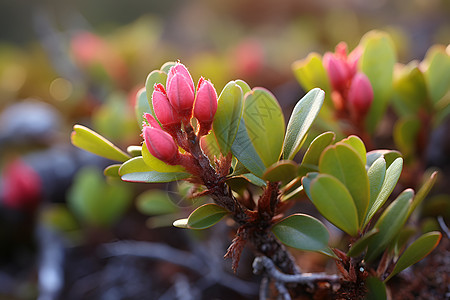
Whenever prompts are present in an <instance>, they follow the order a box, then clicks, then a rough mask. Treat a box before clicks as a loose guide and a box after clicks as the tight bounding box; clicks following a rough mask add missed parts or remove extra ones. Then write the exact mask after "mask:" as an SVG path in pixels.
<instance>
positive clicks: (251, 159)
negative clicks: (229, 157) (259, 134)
mask: <svg viewBox="0 0 450 300" xmlns="http://www.w3.org/2000/svg"><path fill="white" fill-rule="evenodd" d="M231 152H232V153H233V155H234V156H235V157H236V158H237V159H238V161H239V162H240V163H241V164H242V165H244V166H245V168H247V170H249V171H250V172H252V173H253V174H255V175H256V176H259V177H262V175H263V174H264V171H265V170H266V167H265V166H264V163H263V161H262V160H261V158H260V157H259V154H258V153H257V152H256V150H255V147H253V144H252V141H251V140H250V137H249V135H248V133H247V128H246V125H245V121H244V119H243V118H242V119H241V122H240V123H239V128H238V132H237V134H236V138H235V139H234V142H233V145H231Z"/></svg>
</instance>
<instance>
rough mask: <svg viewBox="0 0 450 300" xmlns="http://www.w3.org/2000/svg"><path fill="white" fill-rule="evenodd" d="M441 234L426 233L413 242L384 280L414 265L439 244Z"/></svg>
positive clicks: (434, 232)
mask: <svg viewBox="0 0 450 300" xmlns="http://www.w3.org/2000/svg"><path fill="white" fill-rule="evenodd" d="M441 237H442V234H441V233H440V232H438V231H433V232H428V233H425V234H424V235H422V236H421V237H419V238H418V239H417V240H415V241H414V242H413V243H412V244H411V245H410V246H409V247H408V248H407V249H406V250H405V252H403V254H402V256H400V258H399V259H398V261H397V263H396V264H395V267H394V270H392V272H391V274H389V276H388V277H387V278H386V279H385V280H384V282H387V281H388V280H389V279H391V278H392V277H393V276H394V275H396V274H398V273H399V272H401V271H403V270H404V269H406V268H407V267H409V266H411V265H413V264H415V263H416V262H418V261H420V260H422V259H423V258H424V257H425V256H427V255H428V254H429V253H430V252H431V251H433V249H434V248H436V246H437V245H438V244H439V241H440V240H441Z"/></svg>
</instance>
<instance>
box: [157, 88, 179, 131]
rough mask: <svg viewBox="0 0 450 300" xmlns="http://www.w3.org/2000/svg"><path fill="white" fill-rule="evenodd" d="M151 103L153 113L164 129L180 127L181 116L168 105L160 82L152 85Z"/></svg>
mask: <svg viewBox="0 0 450 300" xmlns="http://www.w3.org/2000/svg"><path fill="white" fill-rule="evenodd" d="M152 104H153V110H154V111H155V115H156V117H157V118H158V120H159V122H160V123H161V125H162V126H163V128H164V129H167V128H173V127H176V128H178V127H180V125H181V117H180V115H179V114H178V113H177V112H176V111H175V109H174V108H173V107H172V105H170V102H169V99H168V98H167V94H166V91H165V90H164V86H163V85H162V84H160V83H157V84H155V86H154V90H153V94H152Z"/></svg>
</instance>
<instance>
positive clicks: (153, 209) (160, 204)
mask: <svg viewBox="0 0 450 300" xmlns="http://www.w3.org/2000/svg"><path fill="white" fill-rule="evenodd" d="M136 208H137V209H138V211H139V212H141V213H142V214H145V215H150V216H153V215H165V214H171V213H175V212H177V211H178V210H179V208H178V207H177V206H176V205H175V204H173V202H172V200H171V199H170V197H169V195H168V193H167V192H164V191H162V190H149V191H146V192H144V193H142V194H140V195H139V196H138V197H137V199H136Z"/></svg>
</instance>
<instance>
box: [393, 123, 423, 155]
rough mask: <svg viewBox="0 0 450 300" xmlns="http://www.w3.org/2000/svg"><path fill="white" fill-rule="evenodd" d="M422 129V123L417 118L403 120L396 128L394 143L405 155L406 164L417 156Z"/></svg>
mask: <svg viewBox="0 0 450 300" xmlns="http://www.w3.org/2000/svg"><path fill="white" fill-rule="evenodd" d="M420 127H421V122H420V120H418V119H417V117H416V116H411V117H408V118H404V119H401V120H399V121H398V122H397V123H396V124H395V126H394V131H393V137H394V142H395V144H396V145H397V147H398V149H399V150H400V152H401V153H402V154H403V157H404V158H405V161H406V162H407V161H408V159H410V158H412V157H413V156H414V154H415V153H414V152H415V149H416V144H417V138H418V134H419V131H420Z"/></svg>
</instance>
